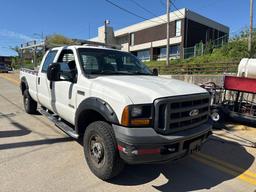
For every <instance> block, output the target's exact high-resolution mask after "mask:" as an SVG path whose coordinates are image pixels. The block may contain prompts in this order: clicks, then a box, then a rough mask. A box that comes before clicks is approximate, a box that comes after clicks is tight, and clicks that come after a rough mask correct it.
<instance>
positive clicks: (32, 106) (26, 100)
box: [23, 89, 37, 114]
mask: <svg viewBox="0 0 256 192" xmlns="http://www.w3.org/2000/svg"><path fill="white" fill-rule="evenodd" d="M23 104H24V109H25V111H26V112H27V113H28V114H35V113H36V110H37V102H36V101H34V100H33V99H32V97H31V96H30V95H29V92H28V90H27V89H26V90H25V91H24V94H23Z"/></svg>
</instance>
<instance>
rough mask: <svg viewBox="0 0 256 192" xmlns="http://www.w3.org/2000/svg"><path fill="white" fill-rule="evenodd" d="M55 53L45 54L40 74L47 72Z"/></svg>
mask: <svg viewBox="0 0 256 192" xmlns="http://www.w3.org/2000/svg"><path fill="white" fill-rule="evenodd" d="M57 52H58V51H50V52H49V53H48V54H47V56H46V58H45V60H44V63H43V67H42V73H46V72H47V69H48V67H49V65H50V64H52V63H53V60H54V58H55V56H56V54H57Z"/></svg>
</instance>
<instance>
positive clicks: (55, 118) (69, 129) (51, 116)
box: [38, 109, 79, 139]
mask: <svg viewBox="0 0 256 192" xmlns="http://www.w3.org/2000/svg"><path fill="white" fill-rule="evenodd" d="M38 111H39V113H41V114H42V115H44V116H46V117H47V118H48V119H49V120H51V121H52V122H53V123H54V124H55V125H56V126H57V127H59V128H60V129H61V130H62V131H64V132H65V133H66V134H68V135H69V136H71V137H73V138H75V139H77V138H78V137H79V135H78V134H77V133H76V132H75V131H74V129H73V128H72V127H70V126H69V125H68V124H66V123H65V122H63V121H62V120H61V118H60V117H59V116H58V115H56V114H51V113H49V112H48V110H44V109H39V110H38Z"/></svg>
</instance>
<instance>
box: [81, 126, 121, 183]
mask: <svg viewBox="0 0 256 192" xmlns="http://www.w3.org/2000/svg"><path fill="white" fill-rule="evenodd" d="M84 154H85V159H86V161H87V164H88V166H89V168H90V170H91V171H92V172H93V173H94V174H95V175H96V176H97V177H99V178H100V179H102V180H109V179H111V178H113V177H115V176H116V175H118V174H119V173H120V172H121V171H122V169H123V166H124V163H123V160H122V159H121V158H120V157H119V154H118V151H117V144H116V139H115V137H114V133H113V130H112V127H111V125H109V124H108V123H106V122H104V121H95V122H93V123H91V124H90V125H89V126H88V127H87V128H86V130H85V134H84Z"/></svg>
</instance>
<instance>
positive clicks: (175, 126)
mask: <svg viewBox="0 0 256 192" xmlns="http://www.w3.org/2000/svg"><path fill="white" fill-rule="evenodd" d="M154 106H155V118H154V119H155V121H154V128H155V130H156V131H157V132H159V133H161V134H170V133H172V132H176V131H181V130H185V129H190V128H194V127H196V126H199V125H201V124H203V123H205V122H207V121H208V115H209V95H208V93H207V94H193V95H185V96H175V97H169V98H160V99H157V100H156V101H155V102H154Z"/></svg>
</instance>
